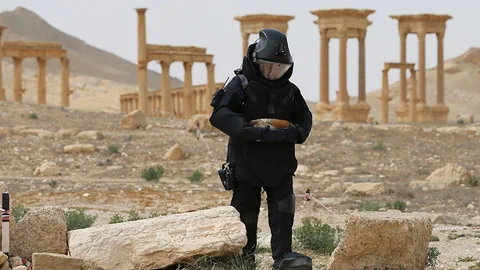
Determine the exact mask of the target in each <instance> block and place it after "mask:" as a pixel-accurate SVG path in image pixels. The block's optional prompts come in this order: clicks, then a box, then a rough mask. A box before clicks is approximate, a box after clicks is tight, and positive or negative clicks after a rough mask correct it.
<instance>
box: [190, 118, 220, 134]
mask: <svg viewBox="0 0 480 270" xmlns="http://www.w3.org/2000/svg"><path fill="white" fill-rule="evenodd" d="M197 129H200V132H201V133H207V132H212V131H215V128H214V127H213V126H212V124H211V123H210V115H208V114H195V115H192V116H191V117H190V118H189V119H188V122H187V131H188V132H192V131H196V130H197Z"/></svg>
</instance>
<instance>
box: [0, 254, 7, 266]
mask: <svg viewBox="0 0 480 270" xmlns="http://www.w3.org/2000/svg"><path fill="white" fill-rule="evenodd" d="M7 260H8V256H7V255H5V254H3V252H0V265H2V264H3V263H4V262H6V261H7Z"/></svg>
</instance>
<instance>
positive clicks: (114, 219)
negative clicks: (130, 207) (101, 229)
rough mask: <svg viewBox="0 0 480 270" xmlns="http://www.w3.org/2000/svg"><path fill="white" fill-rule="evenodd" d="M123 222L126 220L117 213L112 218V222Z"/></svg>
mask: <svg viewBox="0 0 480 270" xmlns="http://www.w3.org/2000/svg"><path fill="white" fill-rule="evenodd" d="M122 222H125V220H124V219H123V217H122V216H121V215H119V214H115V215H113V216H112V217H111V218H110V224H117V223H122Z"/></svg>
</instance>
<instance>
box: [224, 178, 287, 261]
mask: <svg viewBox="0 0 480 270" xmlns="http://www.w3.org/2000/svg"><path fill="white" fill-rule="evenodd" d="M264 190H265V191H266V192H267V203H268V224H269V226H270V231H271V234H272V239H271V242H270V244H271V248H272V257H273V259H274V260H276V259H278V258H280V257H282V256H283V255H284V254H286V253H289V252H291V251H292V227H293V220H294V214H295V195H294V194H293V178H292V176H291V175H290V176H288V177H286V178H285V179H283V180H282V181H281V182H280V183H279V185H278V186H276V187H275V188H264ZM261 192H262V191H261V187H260V186H256V185H252V184H251V183H249V182H248V181H245V179H242V178H241V177H240V176H238V175H237V181H236V182H235V188H234V189H233V197H232V201H231V205H232V206H233V207H235V209H237V211H238V212H239V213H240V220H241V221H242V222H243V223H244V224H245V228H246V230H247V239H248V241H247V244H246V245H245V247H244V248H243V254H244V255H248V254H253V253H254V252H255V249H256V246H257V226H258V214H259V212H260V203H261Z"/></svg>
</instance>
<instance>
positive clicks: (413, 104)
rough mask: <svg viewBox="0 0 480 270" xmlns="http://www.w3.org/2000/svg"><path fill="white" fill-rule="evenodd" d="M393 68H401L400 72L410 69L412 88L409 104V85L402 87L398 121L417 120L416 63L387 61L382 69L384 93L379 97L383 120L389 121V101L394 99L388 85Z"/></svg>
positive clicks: (384, 121) (385, 122) (397, 115)
mask: <svg viewBox="0 0 480 270" xmlns="http://www.w3.org/2000/svg"><path fill="white" fill-rule="evenodd" d="M392 68H396V69H400V72H402V73H405V71H406V70H407V69H408V70H410V76H411V77H410V78H411V88H410V106H408V99H407V87H406V84H405V85H404V86H405V87H403V88H402V87H401V88H400V103H399V104H398V105H399V106H397V107H396V117H397V121H398V122H409V121H410V122H412V123H415V122H417V102H418V100H417V87H416V85H417V81H416V71H415V64H413V63H385V67H384V69H383V70H382V73H383V76H382V95H381V96H380V97H379V98H380V99H381V100H382V108H381V111H382V115H381V122H382V123H383V124H387V123H388V102H389V101H390V100H392V97H390V96H389V89H388V88H389V87H388V85H389V84H388V71H389V70H390V69H392Z"/></svg>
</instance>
